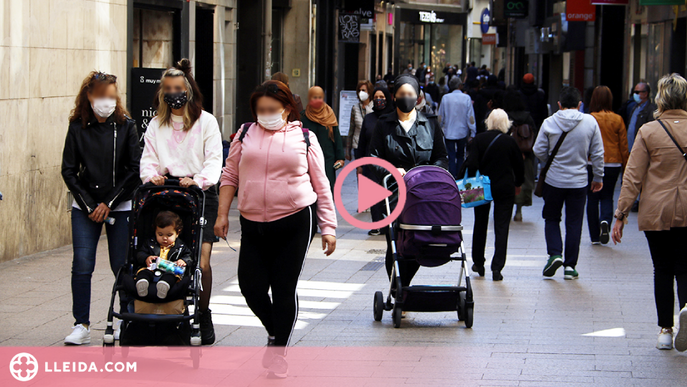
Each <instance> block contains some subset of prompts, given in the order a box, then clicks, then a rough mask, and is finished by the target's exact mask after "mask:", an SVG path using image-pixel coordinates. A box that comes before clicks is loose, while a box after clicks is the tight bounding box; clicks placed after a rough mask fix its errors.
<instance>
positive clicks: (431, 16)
mask: <svg viewBox="0 0 687 387" xmlns="http://www.w3.org/2000/svg"><path fill="white" fill-rule="evenodd" d="M418 14H419V15H420V21H421V22H423V23H443V22H444V19H440V18H438V17H437V14H436V13H435V12H434V11H429V12H427V11H420V12H418Z"/></svg>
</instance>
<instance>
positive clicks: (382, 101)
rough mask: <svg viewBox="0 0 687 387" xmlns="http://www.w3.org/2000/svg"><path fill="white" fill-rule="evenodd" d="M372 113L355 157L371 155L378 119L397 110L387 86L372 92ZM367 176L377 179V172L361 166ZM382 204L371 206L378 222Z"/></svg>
mask: <svg viewBox="0 0 687 387" xmlns="http://www.w3.org/2000/svg"><path fill="white" fill-rule="evenodd" d="M372 103H373V106H372V114H368V115H366V116H365V118H364V119H363V126H362V128H361V129H360V137H359V138H358V149H356V150H355V151H356V154H355V158H356V159H359V158H362V157H368V156H370V147H369V145H370V141H371V140H372V133H374V129H375V126H377V121H379V118H380V117H382V116H384V115H385V114H389V113H391V112H393V111H394V110H395V107H394V101H393V100H392V99H391V93H389V89H387V88H386V87H377V88H375V89H374V91H373V92H372ZM359 168H360V169H361V171H359V172H358V173H362V174H363V175H364V176H365V177H367V178H369V179H372V180H376V176H375V174H374V173H373V172H372V170H371V169H370V168H369V167H368V166H363V167H359ZM382 211H383V209H382V204H381V203H377V204H375V205H374V206H372V207H371V208H370V215H371V217H372V221H373V222H376V221H379V220H382V218H383V217H384V215H383V212H382ZM367 235H372V236H376V235H381V231H380V230H370V232H369V233H367Z"/></svg>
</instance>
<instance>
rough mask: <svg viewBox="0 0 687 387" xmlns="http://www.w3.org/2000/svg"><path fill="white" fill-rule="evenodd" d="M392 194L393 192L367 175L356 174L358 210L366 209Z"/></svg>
mask: <svg viewBox="0 0 687 387" xmlns="http://www.w3.org/2000/svg"><path fill="white" fill-rule="evenodd" d="M392 194H393V192H391V191H389V190H388V189H386V188H384V187H382V186H381V185H379V184H377V183H375V182H374V181H372V180H370V179H368V178H367V177H365V176H363V175H359V176H358V212H363V211H365V210H367V209H368V208H370V207H372V206H373V205H375V204H377V203H379V202H381V201H382V200H384V199H386V198H388V197H389V196H391V195H392Z"/></svg>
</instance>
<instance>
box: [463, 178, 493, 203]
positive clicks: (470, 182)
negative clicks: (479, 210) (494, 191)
mask: <svg viewBox="0 0 687 387" xmlns="http://www.w3.org/2000/svg"><path fill="white" fill-rule="evenodd" d="M456 185H458V190H459V191H460V200H461V205H462V206H463V207H464V208H472V207H477V206H481V205H483V204H487V203H490V202H491V201H492V200H494V199H493V198H492V197H491V181H490V180H489V176H483V175H480V173H479V171H477V176H475V177H468V172H467V170H466V171H465V177H463V178H462V179H461V180H456Z"/></svg>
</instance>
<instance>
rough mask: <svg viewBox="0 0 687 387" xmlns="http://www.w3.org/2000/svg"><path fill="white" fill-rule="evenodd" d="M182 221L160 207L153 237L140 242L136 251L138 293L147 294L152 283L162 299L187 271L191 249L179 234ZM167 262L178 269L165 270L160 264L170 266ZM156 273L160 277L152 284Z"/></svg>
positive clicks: (140, 294) (190, 260) (190, 262)
mask: <svg viewBox="0 0 687 387" xmlns="http://www.w3.org/2000/svg"><path fill="white" fill-rule="evenodd" d="M183 225H184V223H183V221H182V220H181V217H180V216H179V215H177V214H176V213H174V212H172V211H160V213H159V214H157V216H156V217H155V237H154V238H150V239H149V240H147V241H144V242H143V243H141V245H140V247H139V249H138V251H137V252H136V262H137V264H138V268H137V269H136V275H135V278H134V280H135V281H136V292H137V293H138V295H139V297H147V296H148V294H149V293H150V291H151V287H152V286H154V287H155V289H156V292H157V293H156V294H157V298H159V299H161V300H164V299H165V298H167V293H168V292H169V289H170V288H171V287H172V285H174V284H175V283H177V282H178V281H180V280H181V278H182V276H183V275H184V274H185V273H186V271H185V267H186V266H192V264H193V258H192V255H191V250H190V249H189V248H188V247H186V245H185V244H184V242H183V241H182V240H181V239H180V238H179V234H180V233H181V231H182V229H183ZM167 263H173V264H174V265H175V266H176V267H178V268H180V269H177V270H176V272H171V271H167V270H165V269H163V268H162V267H163V266H167V267H173V266H172V265H167ZM154 264H156V265H154ZM180 272H181V274H179V273H180ZM156 276H160V278H159V280H158V281H157V284H156V285H154V280H155V277H156Z"/></svg>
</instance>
